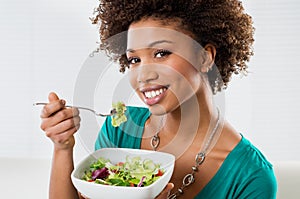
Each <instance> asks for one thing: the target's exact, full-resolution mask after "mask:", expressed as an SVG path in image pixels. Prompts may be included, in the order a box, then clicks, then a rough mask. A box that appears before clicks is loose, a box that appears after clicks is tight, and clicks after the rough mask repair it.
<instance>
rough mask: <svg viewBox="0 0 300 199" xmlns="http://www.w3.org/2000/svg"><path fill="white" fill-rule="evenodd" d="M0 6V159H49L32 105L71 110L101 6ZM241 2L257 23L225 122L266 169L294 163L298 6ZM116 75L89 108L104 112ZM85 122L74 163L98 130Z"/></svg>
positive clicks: (102, 80) (39, 0) (34, 2)
mask: <svg viewBox="0 0 300 199" xmlns="http://www.w3.org/2000/svg"><path fill="white" fill-rule="evenodd" d="M0 2H1V4H0V15H1V17H0V25H1V26H0V56H1V58H0V69H1V70H0V71H1V72H0V80H1V84H0V91H1V97H0V100H1V101H0V102H1V103H0V112H1V116H0V157H22V158H27V157H34V158H45V159H50V158H51V153H52V152H51V150H52V144H51V142H50V141H49V140H48V139H47V138H46V137H45V135H44V134H43V132H42V131H41V130H40V129H39V125H40V120H39V111H40V108H39V107H33V106H32V103H33V102H35V101H46V100H47V95H48V93H49V92H50V91H55V92H57V93H58V94H59V95H60V96H61V97H63V98H64V99H66V100H67V102H68V103H73V96H74V89H75V85H76V81H77V77H78V75H79V74H80V70H82V68H85V67H87V65H86V64H87V62H86V59H87V58H88V55H89V53H91V52H92V51H93V50H94V49H95V47H96V41H97V40H98V35H97V29H96V27H95V26H93V25H91V23H90V21H89V19H88V18H89V17H90V16H91V15H92V10H93V8H94V7H95V6H96V5H97V4H98V2H97V1H96V0H85V1H83V0H77V1H71V0H60V1H59V0H52V1H50V0H28V1H17V0H1V1H0ZM243 2H244V5H245V8H246V10H247V11H248V12H249V13H250V14H251V15H252V16H253V19H254V22H255V27H256V34H255V38H256V42H255V46H254V50H255V56H254V57H253V58H252V60H251V62H250V63H249V69H250V71H251V73H250V74H249V76H248V77H245V78H240V77H235V78H234V79H233V81H232V83H231V84H230V86H229V88H228V89H227V91H226V110H227V111H226V116H227V118H228V120H229V121H230V122H231V123H232V124H233V125H234V127H235V128H236V129H238V130H239V131H241V132H242V133H243V134H244V135H245V136H246V137H248V138H249V139H250V140H251V141H252V142H253V143H254V144H255V145H256V146H257V147H258V148H260V149H261V150H262V151H263V153H264V154H265V155H266V156H267V157H268V158H269V159H270V160H271V161H281V160H286V161H289V160H298V161H299V160H300V156H299V154H300V147H299V143H300V141H299V140H300V133H299V129H300V117H299V111H300V105H299V103H298V102H299V101H300V95H299V91H300V86H299V83H298V82H299V75H300V67H299V66H298V57H299V52H298V48H299V47H298V46H299V45H300V39H299V38H298V35H300V14H299V12H298V11H299V10H300V3H299V2H298V1H297V0H244V1H243ZM98 59H100V61H98V63H99V68H101V67H103V66H105V67H106V66H108V65H109V62H108V61H107V59H106V58H105V56H104V55H102V57H101V58H98ZM117 71H118V69H117V67H116V66H112V67H110V68H108V69H107V68H106V71H105V73H102V76H101V77H99V80H98V82H97V87H96V88H95V93H94V100H95V101H94V103H93V105H94V108H96V109H98V110H103V111H106V110H108V109H109V107H110V103H111V101H112V99H111V96H112V94H113V89H112V87H114V86H115V85H116V84H118V82H119V80H120V79H121V78H122V75H120V74H118V73H117ZM95 74H97V72H95ZM91 78H93V77H91ZM94 78H95V77H94ZM135 103H138V102H137V101H136V99H135V98H133V99H132V104H135ZM81 105H84V104H81ZM82 119H83V121H82V125H83V126H82V128H81V130H80V131H79V132H78V135H77V137H78V140H79V141H78V142H77V143H78V144H77V146H76V156H75V158H76V161H78V160H79V159H82V158H83V156H84V155H85V154H87V153H88V152H89V151H91V150H92V148H93V146H92V141H93V139H94V137H95V136H96V134H97V131H98V128H100V124H101V122H102V120H100V119H98V118H97V119H96V118H94V117H93V116H91V115H90V114H88V113H82ZM91 120H93V122H92V123H93V124H91ZM96 120H97V125H95V121H96ZM91 126H92V127H91ZM90 127H91V128H90Z"/></svg>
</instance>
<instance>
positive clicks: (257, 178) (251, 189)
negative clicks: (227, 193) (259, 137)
mask: <svg viewBox="0 0 300 199" xmlns="http://www.w3.org/2000/svg"><path fill="white" fill-rule="evenodd" d="M229 155H230V157H229V158H231V161H232V164H234V165H235V166H236V167H238V169H239V171H237V176H235V177H237V181H238V182H239V183H238V185H239V186H238V187H237V193H239V198H246V196H249V194H250V195H251V197H252V196H253V198H275V197H276V191H277V182H276V178H275V175H274V171H273V166H272V164H271V163H270V162H269V161H268V160H267V159H266V157H265V156H264V155H263V154H262V152H261V151H260V150H259V149H257V148H256V147H255V146H254V145H253V144H252V143H251V142H250V141H249V140H247V139H246V138H244V137H242V139H241V141H240V143H239V144H238V145H237V146H236V147H235V149H234V150H233V151H232V152H231V153H230V154H229ZM243 196H245V197H243Z"/></svg>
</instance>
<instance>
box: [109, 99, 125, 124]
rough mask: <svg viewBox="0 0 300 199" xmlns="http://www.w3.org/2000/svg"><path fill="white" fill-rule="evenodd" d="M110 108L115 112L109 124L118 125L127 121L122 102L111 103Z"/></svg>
mask: <svg viewBox="0 0 300 199" xmlns="http://www.w3.org/2000/svg"><path fill="white" fill-rule="evenodd" d="M112 108H113V109H114V110H116V113H115V114H113V115H112V116H111V118H112V120H111V124H112V125H113V126H114V127H118V126H120V124H122V123H123V122H126V121H127V117H126V115H125V111H126V106H125V104H124V103H123V102H117V103H113V104H112Z"/></svg>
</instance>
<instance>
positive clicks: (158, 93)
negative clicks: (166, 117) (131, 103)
mask: <svg viewBox="0 0 300 199" xmlns="http://www.w3.org/2000/svg"><path fill="white" fill-rule="evenodd" d="M167 89H168V87H167V86H152V87H148V88H144V89H141V90H140V91H141V92H142V93H143V94H144V102H145V103H146V104H147V105H150V106H151V105H154V104H156V103H158V102H159V101H160V100H161V99H162V98H163V97H164V96H165V93H166V91H167Z"/></svg>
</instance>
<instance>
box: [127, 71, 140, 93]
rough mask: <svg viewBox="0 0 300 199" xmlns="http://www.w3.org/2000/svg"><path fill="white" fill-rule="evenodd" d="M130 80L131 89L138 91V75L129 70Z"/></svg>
mask: <svg viewBox="0 0 300 199" xmlns="http://www.w3.org/2000/svg"><path fill="white" fill-rule="evenodd" d="M128 78H129V82H130V85H131V87H132V88H133V89H134V90H136V89H137V88H138V82H137V73H136V72H135V71H134V70H131V69H129V71H128Z"/></svg>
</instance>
